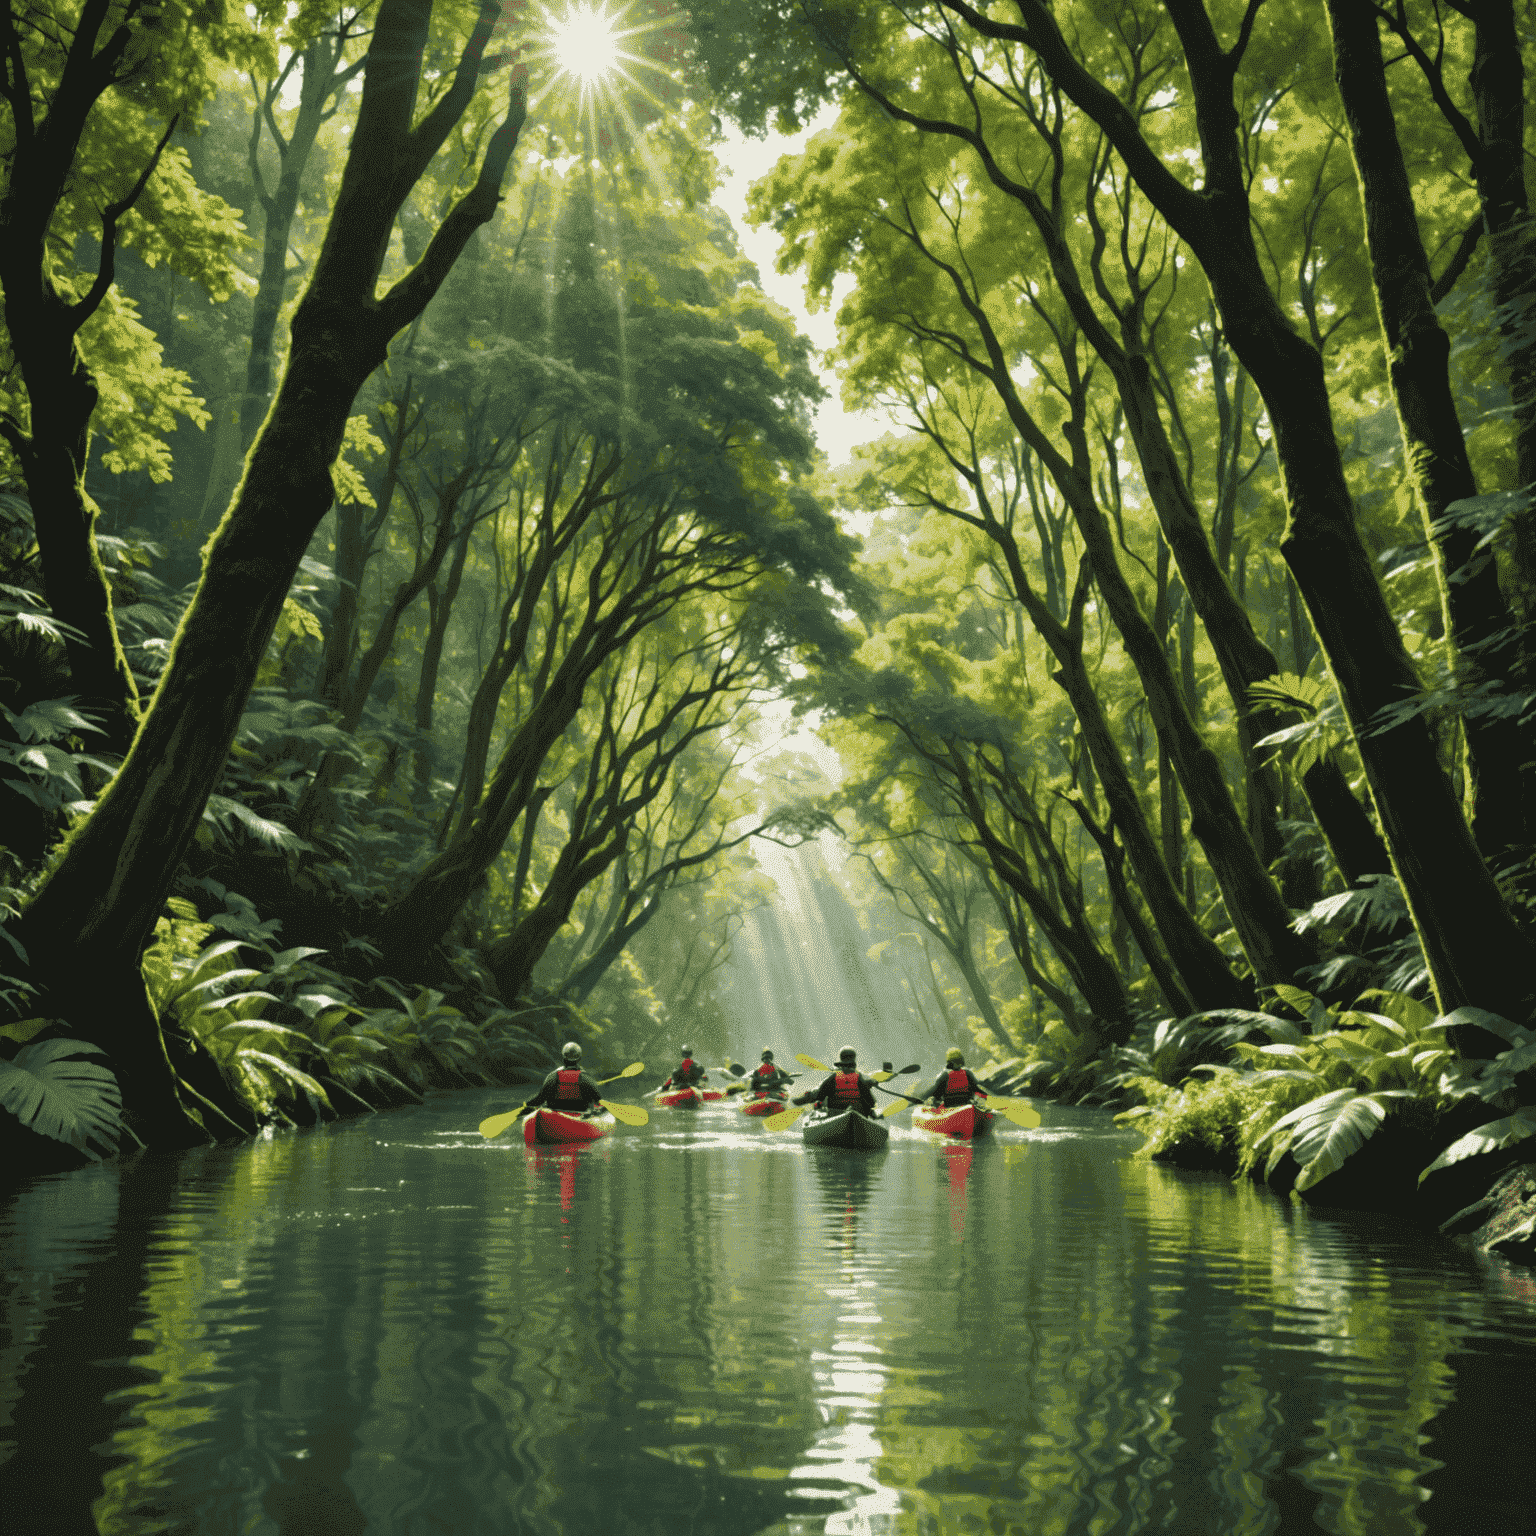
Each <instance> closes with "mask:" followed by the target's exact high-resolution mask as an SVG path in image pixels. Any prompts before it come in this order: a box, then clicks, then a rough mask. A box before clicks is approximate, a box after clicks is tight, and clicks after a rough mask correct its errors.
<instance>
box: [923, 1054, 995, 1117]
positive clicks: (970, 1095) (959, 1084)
mask: <svg viewBox="0 0 1536 1536" xmlns="http://www.w3.org/2000/svg"><path fill="white" fill-rule="evenodd" d="M978 1095H979V1096H980V1097H981V1098H986V1097H987V1090H986V1089H985V1088H983V1087H982V1086H981V1084H980V1083H978V1082H977V1081H976V1074H975V1073H974V1072H972V1071H971V1069H970V1068H969V1067H968V1066H966V1064H965V1057H964V1055H962V1054H961V1052H960V1050H959V1048H958V1047H957V1046H953V1045H952V1046H950V1048H949V1049H948V1050H947V1051H946V1052H945V1053H944V1070H943V1071H942V1072H940V1073H939V1075H938V1076H937V1077H936V1078H934V1080H933V1086H932V1087H931V1088H930V1089H929V1090H928V1102H929V1103H930V1104H942V1105H943V1106H944V1108H945V1109H958V1108H959V1107H960V1106H961V1105H963V1104H974V1103H975V1102H976V1099H977V1096H978Z"/></svg>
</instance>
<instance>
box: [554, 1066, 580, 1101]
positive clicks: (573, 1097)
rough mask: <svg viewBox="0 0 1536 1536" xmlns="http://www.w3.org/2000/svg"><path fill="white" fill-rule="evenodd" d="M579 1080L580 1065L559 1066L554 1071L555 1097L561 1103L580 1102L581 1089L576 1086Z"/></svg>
mask: <svg viewBox="0 0 1536 1536" xmlns="http://www.w3.org/2000/svg"><path fill="white" fill-rule="evenodd" d="M580 1082H581V1068H580V1067H561V1068H560V1070H559V1071H557V1072H556V1073H555V1083H556V1088H555V1097H556V1098H557V1099H559V1100H560V1101H561V1102H562V1103H563V1104H580V1103H581V1089H580V1087H579V1086H578V1084H579V1083H580Z"/></svg>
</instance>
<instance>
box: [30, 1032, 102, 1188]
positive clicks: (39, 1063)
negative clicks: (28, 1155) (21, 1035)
mask: <svg viewBox="0 0 1536 1536" xmlns="http://www.w3.org/2000/svg"><path fill="white" fill-rule="evenodd" d="M105 1054H106V1052H105V1051H103V1050H102V1049H101V1048H100V1047H99V1046H95V1045H91V1044H90V1043H89V1042H87V1041H85V1040H45V1041H43V1042H42V1043H41V1044H37V1045H25V1046H23V1047H22V1048H21V1050H19V1051H18V1052H17V1053H16V1055H15V1056H14V1057H13V1058H12V1059H11V1060H9V1061H3V1060H0V1106H3V1107H4V1108H5V1109H8V1110H9V1111H10V1112H11V1113H12V1114H13V1115H15V1116H16V1118H17V1119H18V1120H19V1121H20V1122H21V1123H22V1124H23V1125H24V1126H26V1127H27V1128H28V1129H29V1130H32V1131H36V1132H37V1133H38V1135H40V1136H48V1137H51V1138H52V1139H53V1140H54V1141H62V1142H64V1143H66V1144H67V1145H69V1146H71V1147H73V1148H75V1150H76V1151H78V1152H83V1153H85V1155H86V1156H87V1157H89V1158H91V1159H92V1160H96V1161H99V1160H100V1158H101V1156H102V1154H103V1153H107V1152H115V1151H116V1150H117V1143H118V1138H119V1136H120V1135H121V1134H122V1129H123V1127H122V1124H121V1120H120V1118H119V1117H120V1114H121V1111H122V1103H123V1101H122V1095H121V1094H120V1093H119V1092H118V1087H117V1079H116V1078H115V1077H114V1076H113V1075H112V1073H111V1072H110V1071H108V1069H107V1068H106V1067H104V1066H101V1065H100V1064H99V1063H97V1062H94V1061H82V1060H81V1059H80V1058H81V1057H83V1056H104V1055H105Z"/></svg>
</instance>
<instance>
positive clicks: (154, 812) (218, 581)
mask: <svg viewBox="0 0 1536 1536" xmlns="http://www.w3.org/2000/svg"><path fill="white" fill-rule="evenodd" d="M430 16H431V4H430V0H383V3H382V5H381V6H380V9H379V12H378V16H377V20H376V24H375V31H374V39H373V58H374V59H375V60H378V61H382V62H381V63H379V64H378V66H377V67H372V68H370V69H369V70H368V71H367V74H366V77H365V81H364V87H363V97H362V102H361V104H360V108H359V114H358V121H357V126H356V128H355V130H354V133H353V136H352V142H351V149H350V152H349V154H348V158H347V163H346V167H345V169H344V171H343V174H342V183H341V188H340V192H339V194H338V196H337V201H336V206H335V210H334V212H333V215H332V218H331V222H330V226H329V229H328V231H327V234H326V238H325V243H324V246H323V248H322V251H321V254H320V257H319V259H318V261H317V263H316V267H315V271H314V275H313V277H312V279H311V281H310V284H309V286H308V288H307V289H306V291H305V294H304V296H303V298H302V300H301V301H300V304H299V307H298V311H297V313H296V314H295V316H294V320H293V341H292V347H291V349H290V354H289V360H288V365H287V368H286V370H285V372H284V376H283V380H282V383H281V385H280V386H279V389H278V393H277V398H276V400H275V401H274V402H273V407H272V410H271V412H270V413H269V415H268V417H267V420H266V422H265V423H264V425H263V427H262V430H261V432H260V434H259V435H258V437H257V440H256V443H255V445H254V446H253V448H252V450H251V454H250V457H249V460H248V462H247V464H246V469H245V474H244V476H243V478H242V480H241V483H240V485H239V487H238V489H237V490H236V493H235V498H234V502H233V504H232V506H231V507H230V509H229V511H228V512H227V513H226V515H225V517H224V519H223V521H222V522H221V524H220V526H219V528H218V531H217V532H216V534H215V535H214V537H213V540H212V541H211V543H210V545H209V548H208V551H207V554H206V557H205V561H204V567H203V574H202V579H201V580H200V581H199V583H198V588H197V592H196V595H195V596H194V598H193V601H192V604H191V606H190V608H189V609H188V611H187V613H186V615H185V617H184V618H183V620H182V624H181V627H180V629H179V630H178V632H177V635H176V638H175V641H174V642H173V645H172V649H171V655H170V659H169V662H168V664H167V667H166V670H165V673H164V676H163V677H162V679H161V682H160V686H159V688H158V690H157V691H156V694H155V697H154V700H153V702H152V704H151V706H150V710H149V713H148V714H147V716H146V717H145V721H144V724H143V726H142V727H141V729H140V732H139V735H138V737H137V738H136V740H135V742H134V746H133V749H132V750H131V751H130V752H129V755H128V758H127V760H126V761H125V762H124V764H123V767H122V770H121V771H120V773H119V774H118V776H117V778H116V779H115V780H114V781H113V783H112V785H111V786H110V787H109V789H108V790H107V792H106V793H105V794H104V795H103V796H102V798H101V800H100V801H99V802H98V804H97V806H96V809H95V811H94V812H93V813H92V814H91V816H90V817H89V818H88V819H87V820H86V822H85V823H84V824H83V825H82V826H81V827H80V829H79V830H78V831H77V832H76V834H75V835H74V837H73V838H72V839H71V841H70V843H69V845H68V847H67V848H66V850H65V853H64V855H63V858H62V859H61V861H60V862H59V864H58V865H57V866H56V867H55V869H54V870H53V872H52V874H51V875H50V876H49V878H48V880H47V881H46V882H45V883H44V885H43V886H42V887H41V888H40V889H39V890H38V892H37V893H36V895H35V896H34V897H33V899H32V901H31V902H30V903H29V904H28V906H27V908H26V910H25V912H24V913H23V917H22V923H21V931H22V934H23V936H24V939H23V941H24V942H25V943H26V945H27V947H28V950H29V953H30V955H31V958H32V966H33V973H34V975H35V976H36V978H37V979H38V981H39V983H40V984H41V985H42V986H43V988H44V989H45V995H46V993H47V992H48V991H51V990H52V989H53V988H54V987H55V986H57V985H63V984H64V981H65V979H66V978H69V977H78V976H81V975H83V974H89V973H92V972H95V973H100V972H102V971H103V970H104V969H105V970H106V971H107V972H109V973H111V974H116V975H122V974H125V973H127V972H129V971H130V969H131V968H136V966H137V963H138V958H139V954H140V951H141V949H142V947H143V944H144V942H145V941H146V939H147V937H148V935H149V933H150V931H151V929H152V927H153V925H154V922H155V919H156V917H157V916H158V915H159V913H160V911H161V909H162V907H163V905H164V902H165V898H166V893H167V891H168V890H169V888H170V883H171V880H172V878H173V877H174V875H175V872H176V869H177V867H178V865H179V864H180V862H181V859H182V857H183V855H184V854H185V851H186V849H187V846H188V844H189V843H190V841H191V839H192V835H193V832H194V831H195V830H196V827H197V824H198V821H199V819H200V817H201V815H202V810H203V807H204V805H205V803H206V801H207V797H208V795H209V793H210V792H211V791H212V789H213V787H214V786H215V785H216V783H217V782H218V778H219V775H220V773H221V772H222V770H223V767H224V761H225V758H226V756H227V754H228V751H229V746H230V743H231V741H232V740H233V738H234V734H235V731H236V729H237V727H238V725H239V720H240V715H241V712H242V710H243V708H244V705H245V701H246V699H247V697H248V695H249V693H250V690H251V687H252V686H253V684H254V682H255V678H256V673H257V669H258V667H259V665H260V663H261V659H262V656H263V655H264V654H265V652H266V649H267V645H268V643H269V641H270V639H271V636H272V632H273V629H274V627H275V625H276V622H277V618H278V615H279V614H280V612H281V611H282V606H283V602H284V600H285V598H286V596H287V593H288V589H289V586H290V585H291V583H292V581H293V578H294V575H295V573H296V572H297V570H298V566H299V561H300V559H301V558H302V556H303V554H304V551H305V549H306V548H307V547H308V544H309V541H310V539H311V537H312V536H313V534H314V531H315V529H316V527H317V526H318V524H319V522H320V519H321V518H322V517H323V516H324V515H325V513H326V511H327V509H328V508H329V506H330V504H331V499H332V485H331V476H330V467H331V465H332V463H333V462H334V461H335V458H336V455H337V453H338V452H339V450H340V446H341V440H342V435H343V432H344V430H345V428H346V422H347V416H348V413H349V411H350V409H351V405H352V401H353V398H354V396H355V395H356V392H357V390H358V389H359V388H360V387H361V385H362V383H363V382H364V380H365V379H366V378H367V377H368V375H369V374H370V373H371V372H372V371H373V370H374V369H375V368H376V367H378V366H379V365H380V364H381V363H382V362H383V360H384V357H385V354H386V351H387V349H388V345H389V341H390V339H391V337H393V336H394V335H395V334H396V333H397V332H398V331H399V330H400V329H401V328H402V327H403V326H404V325H406V324H408V323H409V321H410V320H411V319H413V318H414V316H415V315H416V314H419V313H420V311H421V309H422V308H423V307H424V306H425V304H426V303H427V301H428V299H430V297H431V296H432V294H433V293H434V292H435V291H436V289H437V288H438V286H439V285H440V284H441V282H442V281H443V278H444V277H445V276H446V275H447V273H448V271H449V269H450V268H451V267H452V264H453V262H454V260H455V258H456V257H457V255H458V254H459V252H460V251H461V250H462V249H463V246H464V244H465V242H466V241H467V240H468V238H469V236H470V234H472V233H473V231H474V230H475V229H477V228H478V227H479V226H480V225H481V224H483V223H484V222H485V221H486V220H487V219H489V218H490V217H491V215H492V214H493V213H494V212H495V209H496V204H497V202H498V200H499V196H500V186H501V182H502V178H503V176H504V174H505V171H506V167H507V163H508V161H509V160H510V158H511V154H512V151H513V149H514V147H515V145H516V142H517V136H518V132H519V130H520V128H521V126H522V121H523V116H524V111H525V106H524V98H523V95H522V92H521V90H520V89H519V88H514V92H513V98H512V105H511V108H510V110H509V112H508V115H507V118H506V120H505V121H504V122H503V123H502V125H501V126H500V127H499V128H498V129H497V130H496V133H495V135H494V136H493V138H492V140H491V143H490V145H489V147H488V149H487V152H486V156H485V159H484V161H483V162H482V166H481V170H480V174H479V178H478V180H477V181H476V183H475V186H474V187H473V189H472V190H471V191H470V192H469V193H467V194H466V195H465V196H464V198H463V199H461V201H460V202H459V203H458V204H457V206H456V207H455V208H454V210H453V211H452V212H451V213H450V214H449V216H448V218H447V219H446V220H445V221H444V223H443V225H442V227H441V228H440V229H439V230H438V233H437V235H436V236H435V237H434V239H433V241H432V244H431V246H430V247H429V249H428V251H427V254H426V255H425V256H424V257H423V259H422V262H421V263H420V264H419V265H418V266H417V267H415V268H413V269H412V270H411V271H410V272H408V273H407V274H406V275H405V276H403V277H402V278H401V279H400V280H399V282H397V283H396V284H395V285H394V286H393V287H392V288H391V289H390V290H389V291H388V292H387V293H385V294H384V295H383V296H382V297H375V287H376V285H377V282H378V276H379V273H380V270H381V268H382V264H383V258H384V253H385V251H386V249H387V246H388V240H389V234H390V230H391V228H392V226H393V223H394V218H395V214H396V211H397V210H398V208H399V205H400V202H401V200H402V199H403V198H404V197H405V196H406V194H407V193H408V191H409V190H410V187H411V186H412V185H413V184H414V182H415V181H416V179H417V178H418V177H419V176H420V175H421V173H422V172H423V171H424V170H425V168H426V165H427V163H428V162H429V161H430V160H431V158H432V157H433V155H434V154H435V153H436V151H437V149H438V148H439V146H440V145H441V143H442V142H443V140H444V139H445V138H446V136H447V134H448V132H449V131H450V130H451V128H452V127H453V124H454V123H455V122H456V121H457V120H458V118H459V117H460V116H461V115H462V113H463V112H464V110H465V108H466V107H467V105H468V102H469V99H470V96H471V94H472V93H473V90H474V88H475V82H476V78H477V75H478V72H479V62H480V56H481V54H482V52H483V51H484V47H485V43H486V41H487V39H488V38H489V36H490V32H491V27H492V24H493V22H494V20H495V13H494V11H488V12H487V13H485V14H484V15H482V17H481V19H480V22H479V24H478V25H477V27H476V29H475V32H474V34H473V36H472V38H471V40H470V42H469V44H468V45H467V47H466V49H465V52H464V55H463V57H462V59H461V61H460V65H459V70H458V73H457V75H456V77H455V80H454V82H453V84H452V86H451V87H450V88H449V89H448V90H447V91H445V92H444V94H443V95H442V96H441V97H440V98H439V100H438V103H437V105H436V106H435V107H434V108H433V109H432V111H431V112H429V113H428V114H427V116H426V117H424V118H423V119H422V121H421V122H420V123H418V124H417V125H416V126H414V127H412V124H411V118H412V114H413V110H414V104H415V97H416V84H417V73H418V71H419V68H420V65H419V62H418V63H416V64H414V65H412V66H409V67H406V66H402V64H401V62H400V61H402V60H414V61H419V60H420V59H421V57H422V50H423V48H424V47H425V44H426V41H427V35H428V24H429V21H430ZM71 1011H72V1013H73V1022H74V1023H75V1024H76V1026H77V1027H78V1028H80V1030H81V1032H82V1033H83V1034H85V1035H86V1036H87V1038H98V1039H99V1040H100V1042H101V1043H102V1044H103V1045H105V1046H106V1048H107V1049H109V1050H110V1049H113V1045H112V1042H113V1041H114V1040H115V1038H116V1034H115V1022H116V1021H115V1019H114V1018H113V1017H112V1014H111V1010H110V1007H109V1008H108V1009H107V1011H106V1013H105V1016H103V1014H102V1013H101V1012H100V1011H98V1012H97V1013H96V1014H95V1015H94V1016H91V1015H89V1014H83V1013H81V1012H79V1011H78V1005H76V1006H74V1007H72V1010H71ZM66 1016H69V1015H66Z"/></svg>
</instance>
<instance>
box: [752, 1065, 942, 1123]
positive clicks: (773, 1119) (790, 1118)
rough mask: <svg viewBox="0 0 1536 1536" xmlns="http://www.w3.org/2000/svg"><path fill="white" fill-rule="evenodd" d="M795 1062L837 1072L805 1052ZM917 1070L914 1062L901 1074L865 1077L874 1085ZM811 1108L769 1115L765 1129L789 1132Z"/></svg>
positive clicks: (798, 1107)
mask: <svg viewBox="0 0 1536 1536" xmlns="http://www.w3.org/2000/svg"><path fill="white" fill-rule="evenodd" d="M795 1060H796V1061H798V1062H799V1063H800V1064H801V1065H802V1066H805V1067H815V1068H816V1070H817V1071H818V1072H831V1071H834V1070H835V1069H834V1068H832V1067H829V1066H828V1065H827V1064H826V1062H824V1061H817V1060H816V1058H815V1057H814V1056H807V1055H805V1054H804V1053H803V1052H797V1053H796V1054H795ZM917 1070H918V1063H917V1062H913V1063H912V1065H911V1066H910V1067H903V1068H902V1069H901V1070H900V1071H899V1072H868V1073H866V1074H865V1076H867V1077H868V1078H869V1080H870V1082H872V1083H883V1082H885V1081H886V1079H887V1078H892V1077H905V1076H906V1075H907V1073H909V1072H916V1071H917ZM883 1091H884V1092H886V1093H894V1092H895V1090H894V1089H892V1088H886V1089H884V1090H883ZM809 1108H810V1106H809V1105H808V1104H794V1105H791V1106H790V1107H789V1108H788V1109H781V1110H780V1111H779V1112H778V1114H776V1115H769V1116H768V1118H767V1119H766V1120H764V1121H763V1128H764V1129H765V1130H769V1131H787V1130H788V1129H789V1128H790V1126H792V1125H793V1124H794V1123H795V1121H796V1120H798V1119H799V1118H800V1116H801V1115H803V1114H804V1113H805V1112H806V1110H807V1109H809ZM886 1113H887V1114H889V1113H890V1111H889V1110H887V1111H886Z"/></svg>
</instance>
